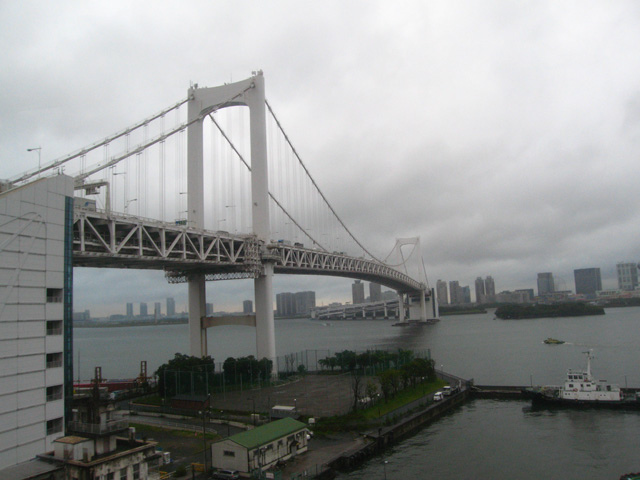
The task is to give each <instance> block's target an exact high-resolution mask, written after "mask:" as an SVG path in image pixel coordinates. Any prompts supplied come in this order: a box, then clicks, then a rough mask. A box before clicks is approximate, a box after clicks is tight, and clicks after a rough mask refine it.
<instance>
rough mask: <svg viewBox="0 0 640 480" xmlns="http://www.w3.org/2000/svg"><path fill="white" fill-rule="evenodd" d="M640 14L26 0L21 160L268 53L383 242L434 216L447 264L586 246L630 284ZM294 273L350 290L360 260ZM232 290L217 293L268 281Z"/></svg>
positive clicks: (85, 277)
mask: <svg viewBox="0 0 640 480" xmlns="http://www.w3.org/2000/svg"><path fill="white" fill-rule="evenodd" d="M639 27H640V8H639V7H638V5H637V3H636V2H633V1H621V2H614V3H611V2H596V1H588V2H562V3H560V4H559V3H557V2H552V1H546V2H545V1H542V2H519V3H512V4H509V3H505V2H482V4H474V3H473V2H448V1H446V2H445V1H430V2H419V1H407V2H401V3H400V4H397V2H396V3H394V4H390V3H388V2H364V1H362V2H321V3H317V2H290V1H281V2H272V3H269V5H258V4H255V3H253V2H215V3H211V2H204V1H203V2H189V3H187V4H186V5H177V4H175V3H173V2H153V3H145V2H136V3H127V2H110V3H109V4H101V3H84V4H81V5H79V4H77V3H76V2H56V3H55V4H50V3H47V2H4V3H3V4H1V5H0V32H1V33H0V48H2V51H3V68H2V69H1V70H0V83H1V84H2V85H3V92H4V95H2V96H0V112H1V113H0V151H1V152H2V158H1V160H0V176H1V177H11V176H13V175H15V174H17V173H19V172H21V171H23V170H25V169H26V168H29V167H33V166H35V164H36V161H37V158H36V157H35V156H34V154H33V153H27V152H26V148H28V147H33V146H36V145H41V146H42V147H43V150H42V154H43V160H51V159H53V158H56V157H58V156H61V155H63V154H65V153H68V152H70V151H72V150H75V149H76V148H79V147H81V146H83V145H85V144H88V143H90V142H93V141H95V140H97V139H99V138H102V137H104V136H106V135H107V134H109V133H111V132H114V131H116V130H119V129H121V128H123V127H125V126H126V125H129V124H132V123H134V122H136V121H138V120H140V119H142V118H144V117H146V116H148V115H150V114H151V113H154V112H156V111H158V110H160V109H161V108H163V107H165V106H168V105H170V104H172V103H174V102H176V101H177V100H179V99H180V98H182V97H184V95H185V93H186V89H187V87H188V85H189V82H190V81H195V82H199V83H200V84H201V85H208V86H214V85H218V84H221V83H224V82H229V81H235V80H239V79H241V78H245V77H247V76H248V75H249V74H250V72H251V70H255V69H258V68H262V69H263V70H264V72H265V76H266V82H267V96H268V98H269V100H270V103H271V104H272V105H273V106H274V108H275V109H276V112H277V114H278V116H279V118H280V120H281V121H282V123H283V124H284V126H285V129H286V130H287V133H288V134H289V136H290V137H291V138H292V140H293V141H294V143H295V145H296V148H297V149H298V151H299V152H300V153H301V155H302V157H303V159H304V160H305V162H306V163H307V164H308V166H309V168H310V169H311V171H312V173H313V174H314V175H315V176H316V178H317V180H318V182H319V184H320V185H321V186H322V188H323V190H324V191H325V192H326V194H327V196H328V197H329V199H330V200H331V201H332V202H333V203H334V205H335V207H336V209H337V210H338V211H339V212H340V214H341V215H342V216H343V217H344V219H345V220H346V222H347V224H348V225H349V226H350V228H352V229H353V231H354V232H355V233H356V234H357V235H358V236H359V237H360V238H362V240H363V242H364V243H365V244H366V245H368V246H371V248H372V249H373V250H375V251H376V252H377V253H379V254H380V255H384V254H385V253H386V252H388V251H389V250H390V249H391V247H392V246H393V243H394V239H395V238H396V237H406V236H417V235H419V236H420V237H421V240H422V246H423V253H424V258H425V262H426V265H427V269H428V274H429V277H430V280H431V282H432V283H434V282H435V280H436V279H437V278H443V279H447V280H451V279H458V280H460V281H461V283H462V284H471V283H472V282H473V279H474V278H475V277H476V276H478V275H482V276H484V275H488V274H491V275H493V276H494V278H495V279H496V283H497V287H498V289H507V288H524V287H534V286H535V275H536V272H538V271H553V272H554V273H556V275H557V276H558V277H559V278H564V279H565V283H566V284H567V288H573V281H572V278H573V273H572V270H573V269H574V268H581V267H588V266H598V267H600V268H601V269H602V272H603V276H605V279H604V281H605V285H607V286H615V278H614V266H615V263H616V262H617V261H619V260H637V259H638V258H639V257H640V252H639V247H638V242H637V241H635V239H637V238H638V233H640V232H639V230H640V222H639V221H638V209H637V204H638V201H637V200H638V198H637V197H638V194H637V191H638V185H639V183H640V182H639V180H640V172H639V170H640V164H639V163H638V162H637V152H638V151H639V148H638V147H639V145H640V88H639V87H638V85H639V82H638V80H639V77H640V57H638V55H637V45H639V44H640V28H639ZM93 277H94V273H93V271H84V270H78V271H77V273H76V278H77V279H79V280H78V282H77V284H76V285H77V287H76V302H77V303H78V305H80V304H83V305H92V304H94V303H93V302H96V303H98V302H99V301H100V298H101V296H96V297H93V296H92V295H94V294H92V291H94V292H95V291H99V289H97V288H95V287H96V285H95V284H94V283H92V282H94V281H97V279H94V278H93ZM99 279H100V280H101V281H107V280H108V281H109V282H111V285H113V287H112V288H110V289H109V290H110V291H112V292H113V294H114V298H118V299H119V298H122V303H124V302H125V300H124V298H125V297H126V298H131V301H134V300H135V299H133V298H132V295H131V294H127V293H126V292H131V291H134V289H133V288H131V287H132V286H133V285H135V286H137V287H140V290H141V295H142V292H144V295H146V297H145V298H144V299H148V297H151V296H154V295H156V296H157V297H158V298H162V297H164V296H166V295H168V293H167V292H170V291H171V289H174V288H180V287H176V286H169V285H167V284H166V282H164V280H163V278H162V275H161V274H159V275H156V274H151V275H150V274H148V273H147V272H126V274H124V273H123V272H116V271H105V272H101V275H100V277H99ZM277 282H278V283H277V288H282V289H283V290H286V289H291V290H295V289H296V288H297V286H300V287H302V286H303V285H304V286H305V288H307V287H308V288H314V289H317V290H318V291H319V292H320V291H321V290H322V291H323V292H327V294H326V295H325V294H321V295H324V296H323V298H329V296H330V295H333V294H335V295H338V294H339V292H343V293H344V292H345V291H346V297H347V298H348V295H349V287H348V281H346V280H336V279H330V278H329V279H323V278H321V277H303V280H302V279H297V278H296V279H290V278H289V277H283V278H279V279H278V280H277ZM92 287H93V288H92ZM119 287H122V288H123V290H121V291H120V290H119ZM210 290H211V292H212V298H214V302H215V303H217V304H218V303H219V304H225V303H226V302H227V300H228V302H229V305H238V304H239V302H240V301H241V300H242V299H244V297H247V296H250V294H251V288H250V284H247V283H246V282H245V284H242V285H240V284H239V283H237V282H227V283H222V282H220V283H217V284H215V285H214V286H213V285H212V286H211V287H210ZM154 292H155V293H154ZM214 292H215V293H214ZM218 298H220V300H218ZM140 300H143V298H140V299H139V300H137V301H140ZM109 301H111V302H113V300H109ZM149 301H150V300H149ZM107 305H108V302H107ZM105 308H106V307H105Z"/></svg>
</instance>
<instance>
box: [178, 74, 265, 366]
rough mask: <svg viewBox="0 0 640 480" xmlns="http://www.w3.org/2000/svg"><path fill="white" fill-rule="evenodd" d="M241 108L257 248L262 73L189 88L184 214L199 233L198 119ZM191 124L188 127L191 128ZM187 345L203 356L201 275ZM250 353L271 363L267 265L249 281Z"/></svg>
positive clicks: (260, 233) (261, 238) (261, 209)
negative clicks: (245, 109) (251, 297)
mask: <svg viewBox="0 0 640 480" xmlns="http://www.w3.org/2000/svg"><path fill="white" fill-rule="evenodd" d="M232 106H247V107H249V112H250V120H249V121H250V135H251V140H250V141H251V205H252V212H251V213H252V222H253V234H254V235H255V236H256V238H257V240H258V242H259V243H262V245H264V244H266V243H267V242H268V240H269V233H270V231H269V228H270V223H269V177H268V169H267V129H266V119H265V115H266V111H265V89H264V77H263V75H262V71H259V72H256V73H255V74H254V76H252V77H251V78H248V79H246V80H242V81H240V82H236V83H230V84H226V85H221V86H219V87H212V88H198V86H197V85H195V86H194V87H192V88H190V89H189V102H188V121H189V126H188V127H187V143H188V146H187V182H188V183H187V209H188V215H187V218H188V222H189V226H190V227H195V228H204V180H203V170H204V167H203V160H204V159H203V130H202V126H203V120H204V118H205V117H206V116H207V115H208V114H209V113H212V112H213V111H215V110H218V109H220V108H225V107H232ZM191 122H193V123H191ZM188 282H189V283H188V285H189V346H190V352H191V355H194V356H204V355H207V336H206V329H205V328H204V325H203V323H202V319H203V318H204V317H205V313H206V312H205V305H206V298H205V296H206V294H205V276H204V274H193V275H191V276H190V277H189V280H188ZM254 290H255V311H256V316H255V326H256V339H257V340H256V350H257V357H258V359H262V358H268V359H270V360H274V361H275V357H276V342H275V326H274V319H273V264H272V263H270V262H263V270H262V273H261V275H260V276H259V277H258V278H256V279H255V280H254Z"/></svg>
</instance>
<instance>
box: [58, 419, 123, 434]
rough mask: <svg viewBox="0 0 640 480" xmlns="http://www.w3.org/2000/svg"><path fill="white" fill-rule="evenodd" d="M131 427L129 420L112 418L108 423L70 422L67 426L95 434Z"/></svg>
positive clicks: (80, 431)
mask: <svg viewBox="0 0 640 480" xmlns="http://www.w3.org/2000/svg"><path fill="white" fill-rule="evenodd" d="M128 427H129V421H128V420H111V421H110V422H107V423H106V424H97V423H85V422H69V424H68V425H67V428H68V429H69V430H72V431H74V432H78V433H90V434H93V435H104V434H105V433H111V432H117V431H118V430H126V429H127V428H128Z"/></svg>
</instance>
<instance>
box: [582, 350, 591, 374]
mask: <svg viewBox="0 0 640 480" xmlns="http://www.w3.org/2000/svg"><path fill="white" fill-rule="evenodd" d="M591 352H592V350H588V351H586V352H582V353H585V354H586V355H587V379H588V380H591V359H592V358H593V357H592V356H591Z"/></svg>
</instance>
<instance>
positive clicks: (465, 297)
mask: <svg viewBox="0 0 640 480" xmlns="http://www.w3.org/2000/svg"><path fill="white" fill-rule="evenodd" d="M461 291H462V303H471V289H470V288H469V285H466V286H464V287H461Z"/></svg>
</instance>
